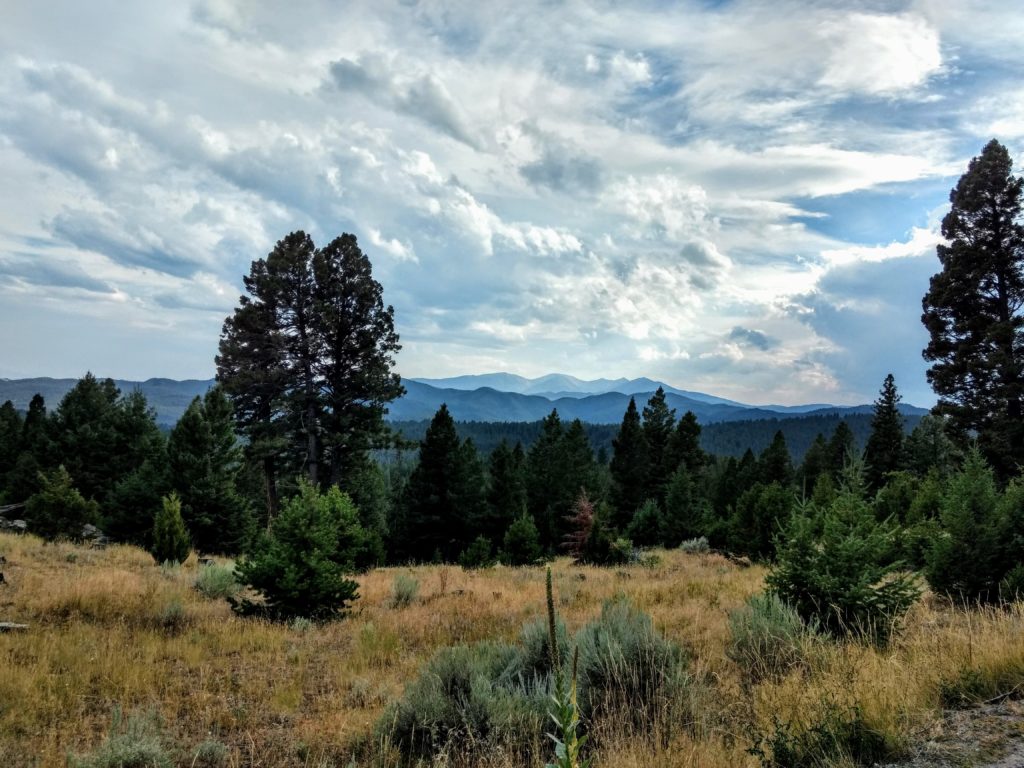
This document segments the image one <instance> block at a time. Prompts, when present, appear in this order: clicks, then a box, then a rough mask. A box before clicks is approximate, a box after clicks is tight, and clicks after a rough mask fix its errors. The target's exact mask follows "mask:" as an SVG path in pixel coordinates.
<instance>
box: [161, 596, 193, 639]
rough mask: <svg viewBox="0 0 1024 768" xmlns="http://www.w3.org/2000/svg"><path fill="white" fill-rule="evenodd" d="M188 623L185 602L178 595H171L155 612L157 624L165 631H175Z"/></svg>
mask: <svg viewBox="0 0 1024 768" xmlns="http://www.w3.org/2000/svg"><path fill="white" fill-rule="evenodd" d="M187 623H188V614H187V613H186V612H185V604H184V603H182V602H181V598H180V597H172V598H171V599H170V600H168V601H167V602H166V603H165V604H164V605H163V607H162V608H160V611H159V613H158V614H157V624H158V625H159V626H160V628H161V629H163V630H165V631H167V632H177V631H179V630H181V629H182V628H183V627H184V626H185V625H186V624H187Z"/></svg>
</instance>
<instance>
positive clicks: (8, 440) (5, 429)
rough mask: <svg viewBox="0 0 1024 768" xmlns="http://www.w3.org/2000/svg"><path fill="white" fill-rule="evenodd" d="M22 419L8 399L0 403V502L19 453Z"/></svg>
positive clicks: (22, 426)
mask: <svg viewBox="0 0 1024 768" xmlns="http://www.w3.org/2000/svg"><path fill="white" fill-rule="evenodd" d="M23 428H24V420H23V419H22V418H21V414H20V413H18V411H17V410H15V408H14V403H12V402H11V401H10V400H8V401H6V402H5V403H4V404H3V405H0V503H2V499H3V491H4V489H5V488H6V487H7V475H8V474H9V473H10V472H11V470H13V469H14V467H15V465H16V464H17V462H18V456H19V454H20V453H21V432H22V429H23Z"/></svg>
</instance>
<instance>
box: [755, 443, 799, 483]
mask: <svg viewBox="0 0 1024 768" xmlns="http://www.w3.org/2000/svg"><path fill="white" fill-rule="evenodd" d="M757 463H758V469H759V473H758V480H760V481H761V482H762V483H764V484H765V485H771V484H772V483H778V484H779V485H781V486H782V487H783V488H788V487H789V486H790V485H792V484H793V460H792V459H791V458H790V456H789V448H787V447H786V436H785V435H783V434H782V430H779V431H778V432H776V433H775V437H774V438H772V444H771V445H769V446H768V447H767V448H765V449H764V451H763V452H762V453H761V455H760V457H759V458H758V462H757Z"/></svg>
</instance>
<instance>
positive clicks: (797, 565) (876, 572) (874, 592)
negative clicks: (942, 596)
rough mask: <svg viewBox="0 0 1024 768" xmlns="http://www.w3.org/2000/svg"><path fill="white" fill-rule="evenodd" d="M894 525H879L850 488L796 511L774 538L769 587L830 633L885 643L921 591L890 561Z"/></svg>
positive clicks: (863, 502)
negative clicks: (823, 504) (819, 506)
mask: <svg viewBox="0 0 1024 768" xmlns="http://www.w3.org/2000/svg"><path fill="white" fill-rule="evenodd" d="M895 534H896V530H895V524H894V523H893V522H891V521H889V522H882V523H879V522H878V521H877V520H876V519H875V515H874V513H873V511H872V510H871V508H870V506H869V505H868V504H867V503H866V502H865V501H864V499H863V498H862V497H861V496H860V495H859V493H858V492H857V491H856V490H852V489H849V488H846V489H844V491H843V492H842V493H841V494H840V495H839V496H838V497H837V498H836V500H835V501H834V502H833V503H832V505H831V506H829V507H828V508H827V509H825V510H823V511H817V510H815V509H814V507H813V506H812V507H810V508H808V509H803V510H801V509H797V510H796V511H795V512H794V513H793V514H792V515H791V516H789V518H788V520H787V522H786V525H785V528H784V529H783V530H782V532H781V533H780V534H779V536H778V538H777V542H776V543H777V546H778V562H777V565H776V567H775V568H774V569H773V570H772V571H771V573H769V574H768V578H767V580H766V581H767V583H768V588H769V590H770V591H771V592H772V593H773V594H775V595H777V596H778V597H779V598H780V599H782V600H783V601H785V602H786V603H788V604H790V605H791V606H793V607H794V608H795V609H796V610H797V612H798V613H799V614H800V616H801V618H803V619H804V620H805V621H815V622H817V623H818V625H819V626H820V627H821V628H822V629H824V630H826V631H828V632H830V633H832V634H834V635H839V636H842V635H847V634H855V635H860V636H862V637H866V638H868V639H871V640H874V641H878V642H885V641H886V640H887V639H888V637H889V634H890V632H891V630H892V629H893V627H894V626H895V623H896V621H897V620H898V619H899V618H900V617H902V615H903V614H904V613H905V612H906V611H907V609H908V608H909V607H910V606H911V605H912V604H913V602H914V601H915V600H916V599H917V597H918V595H919V594H920V589H919V588H918V586H917V583H916V580H915V578H914V577H913V576H909V575H906V574H904V573H901V569H902V568H903V564H902V563H901V562H899V561H898V560H895V559H894V557H893V552H894V541H895Z"/></svg>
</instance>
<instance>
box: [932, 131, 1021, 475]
mask: <svg viewBox="0 0 1024 768" xmlns="http://www.w3.org/2000/svg"><path fill="white" fill-rule="evenodd" d="M949 199H950V203H951V207H950V211H949V213H947V214H946V216H945V218H943V220H942V235H943V237H944V238H945V241H946V242H945V243H942V244H940V245H938V246H937V249H936V250H937V253H938V257H939V261H940V263H941V264H942V269H941V271H940V272H939V273H937V274H936V275H934V276H933V277H932V279H931V283H930V286H929V289H928V292H927V293H926V294H925V296H924V299H923V301H922V306H923V309H924V313H923V315H922V316H921V320H922V322H923V323H924V325H925V328H927V330H928V333H929V335H930V340H929V342H928V346H927V347H926V348H925V350H924V357H925V359H926V360H928V361H929V362H931V363H932V366H931V368H929V370H928V381H929V382H930V383H931V385H932V388H933V389H934V390H935V392H936V393H937V394H938V395H939V402H938V405H936V407H935V412H936V413H939V414H941V415H946V416H948V417H949V420H950V425H951V427H952V428H953V430H954V432H955V433H956V434H958V435H960V437H961V439H963V440H965V439H966V438H967V436H968V433H970V432H972V431H973V432H976V433H977V436H978V445H979V446H980V447H981V449H982V451H983V452H984V454H985V456H986V457H987V458H988V460H989V462H990V463H991V464H992V465H993V466H994V467H995V469H996V471H997V473H998V474H999V476H1000V477H1003V478H1006V477H1009V476H1010V475H1011V474H1013V473H1015V472H1016V471H1017V468H1018V466H1019V465H1020V464H1021V463H1024V409H1022V399H1024V347H1022V344H1024V314H1022V309H1024V227H1022V226H1021V223H1020V216H1021V206H1022V200H1024V180H1022V179H1020V178H1017V177H1015V176H1014V175H1013V173H1012V161H1011V159H1010V155H1009V153H1008V152H1007V151H1006V147H1004V146H1003V145H1001V144H1000V143H999V142H998V141H996V140H995V139H993V140H992V141H990V142H989V143H988V144H987V145H986V146H985V148H984V149H983V150H982V152H981V155H980V156H978V157H976V158H974V159H973V160H971V162H970V164H969V166H968V168H967V172H966V173H964V175H963V176H961V177H960V180H959V181H958V182H957V185H956V187H954V189H953V190H952V191H951V192H950V196H949Z"/></svg>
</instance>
